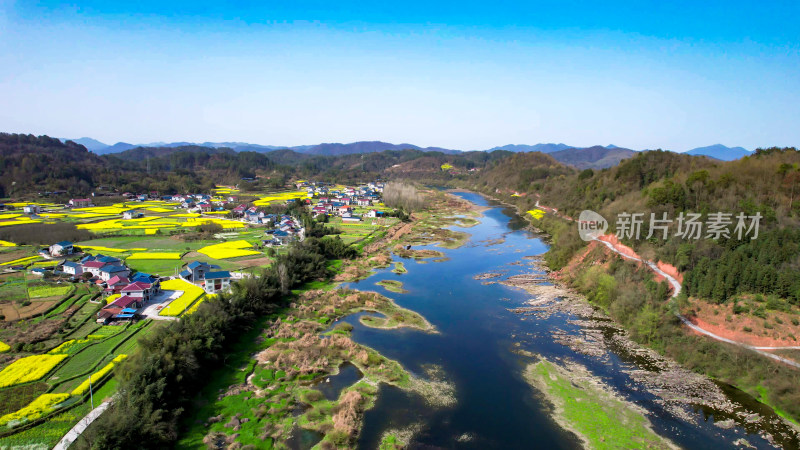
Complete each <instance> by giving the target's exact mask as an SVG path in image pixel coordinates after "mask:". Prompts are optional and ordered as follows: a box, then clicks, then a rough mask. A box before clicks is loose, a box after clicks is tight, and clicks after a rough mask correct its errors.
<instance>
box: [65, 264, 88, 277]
mask: <svg viewBox="0 0 800 450" xmlns="http://www.w3.org/2000/svg"><path fill="white" fill-rule="evenodd" d="M61 271H62V272H64V273H65V274H67V275H72V276H73V277H76V276H78V275H80V274H82V273H83V267H81V265H80V264H78V263H76V262H72V261H67V262H65V263H64V265H63V266H62V267H61Z"/></svg>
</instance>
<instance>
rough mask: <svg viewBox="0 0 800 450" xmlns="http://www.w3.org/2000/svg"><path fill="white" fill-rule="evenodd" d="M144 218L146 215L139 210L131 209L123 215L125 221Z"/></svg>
mask: <svg viewBox="0 0 800 450" xmlns="http://www.w3.org/2000/svg"><path fill="white" fill-rule="evenodd" d="M140 217H144V213H143V212H141V211H139V210H138V209H131V210H128V211H125V212H124V213H122V218H123V219H125V220H131V219H138V218H140Z"/></svg>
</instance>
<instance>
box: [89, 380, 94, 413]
mask: <svg viewBox="0 0 800 450" xmlns="http://www.w3.org/2000/svg"><path fill="white" fill-rule="evenodd" d="M89 398H90V399H91V401H92V409H94V392H92V376H91V375H89Z"/></svg>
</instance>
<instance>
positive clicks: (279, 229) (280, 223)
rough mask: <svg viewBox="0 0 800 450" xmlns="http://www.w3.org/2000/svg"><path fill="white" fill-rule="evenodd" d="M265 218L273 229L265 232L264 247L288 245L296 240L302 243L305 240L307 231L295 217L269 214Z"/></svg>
mask: <svg viewBox="0 0 800 450" xmlns="http://www.w3.org/2000/svg"><path fill="white" fill-rule="evenodd" d="M265 218H266V219H267V220H268V221H269V223H270V224H272V225H273V227H272V228H271V229H268V230H267V231H265V232H264V233H265V235H266V239H264V245H266V246H269V247H277V246H281V245H287V244H288V243H289V242H292V241H295V240H298V241H302V240H303V239H304V238H305V232H306V229H305V228H304V227H303V225H302V224H301V223H300V222H299V221H298V220H297V219H295V218H294V217H292V216H289V215H282V216H281V215H273V214H268V215H267V216H266V217H265Z"/></svg>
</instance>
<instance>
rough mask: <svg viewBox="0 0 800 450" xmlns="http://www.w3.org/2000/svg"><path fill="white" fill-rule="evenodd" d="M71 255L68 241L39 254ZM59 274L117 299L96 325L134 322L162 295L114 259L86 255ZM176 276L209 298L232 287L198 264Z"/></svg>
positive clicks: (156, 282)
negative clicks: (136, 315) (154, 298)
mask: <svg viewBox="0 0 800 450" xmlns="http://www.w3.org/2000/svg"><path fill="white" fill-rule="evenodd" d="M278 231H280V230H278ZM74 252H75V247H74V246H73V244H72V243H71V242H68V241H62V242H57V243H55V244H53V245H51V246H50V247H48V248H46V249H43V250H42V254H46V255H47V256H50V257H57V256H69V255H71V254H73V253H74ZM58 272H59V273H61V274H62V275H67V276H70V277H72V278H73V279H83V280H86V281H87V282H90V283H94V284H95V285H97V286H98V287H100V288H101V289H102V293H103V297H104V298H107V297H109V296H111V295H114V296H116V298H115V299H114V300H113V301H112V302H110V303H109V304H107V305H106V306H104V307H103V309H101V310H100V312H98V313H97V321H98V322H101V323H110V322H112V321H117V320H129V319H133V318H134V317H135V314H136V311H137V310H139V309H140V308H142V307H143V306H144V305H145V304H146V303H147V302H148V301H149V300H151V299H152V298H153V297H154V296H156V295H158V294H159V293H160V292H161V279H160V278H159V277H157V276H153V275H150V274H147V273H143V272H136V273H135V274H133V275H131V272H132V271H131V269H129V268H128V267H126V266H125V264H124V263H123V261H122V260H121V259H119V258H116V257H113V256H106V255H102V254H97V255H86V256H84V257H83V258H81V259H80V260H78V261H64V262H63V263H61V264H60V270H59V271H58ZM179 276H180V277H181V278H183V279H184V280H186V281H188V282H190V283H193V284H195V285H197V286H200V287H202V288H203V290H204V291H205V292H207V293H209V294H214V293H219V292H226V291H228V290H230V287H231V274H230V272H228V271H226V270H222V269H221V268H220V267H219V266H216V265H213V264H207V263H204V262H200V261H194V262H191V263H189V264H188V265H187V266H186V268H185V269H184V270H183V271H182V272H181V273H180V275H179Z"/></svg>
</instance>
